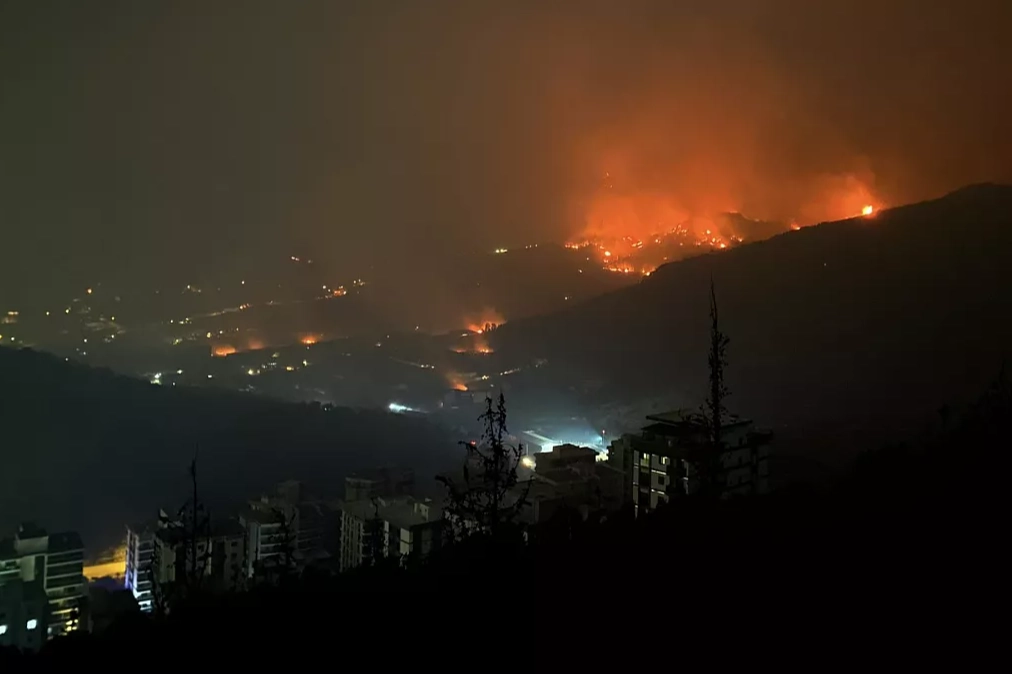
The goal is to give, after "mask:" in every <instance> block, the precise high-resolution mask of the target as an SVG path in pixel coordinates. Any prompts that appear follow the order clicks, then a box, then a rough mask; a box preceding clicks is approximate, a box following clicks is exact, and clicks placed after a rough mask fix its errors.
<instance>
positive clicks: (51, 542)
mask: <svg viewBox="0 0 1012 675" xmlns="http://www.w3.org/2000/svg"><path fill="white" fill-rule="evenodd" d="M15 581H22V582H27V583H31V582H35V581H37V582H39V583H41V584H42V588H43V589H44V590H45V593H46V598H47V604H48V612H49V616H48V622H49V625H48V629H47V633H48V634H49V635H63V634H64V633H68V632H70V631H73V630H76V629H77V628H78V625H79V615H80V605H81V598H82V597H83V596H84V589H85V579H84V544H83V543H82V542H81V537H80V536H79V535H78V534H77V533H76V532H61V533H58V534H48V533H47V532H46V531H45V530H44V529H42V528H40V527H38V526H36V525H34V524H31V523H25V524H23V525H21V526H20V527H19V528H18V532H17V534H16V535H15V536H14V537H12V538H9V539H4V540H2V541H0V587H3V586H6V585H7V584H8V583H11V582H15Z"/></svg>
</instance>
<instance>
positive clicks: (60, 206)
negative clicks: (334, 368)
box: [0, 0, 1012, 299]
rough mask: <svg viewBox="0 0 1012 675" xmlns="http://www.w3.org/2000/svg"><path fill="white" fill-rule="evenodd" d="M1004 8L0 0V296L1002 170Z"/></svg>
mask: <svg viewBox="0 0 1012 675" xmlns="http://www.w3.org/2000/svg"><path fill="white" fill-rule="evenodd" d="M1010 26H1012V3H1009V2H1007V0H991V1H984V0H961V1H959V2H949V1H941V2H923V1H920V0H884V1H878V2H872V1H865V0H856V1H855V0H849V1H846V2H843V1H840V0H825V1H819V2H811V1H810V0H808V1H806V0H797V1H793V2H791V1H779V0H761V1H760V0H755V1H752V2H748V1H745V0H738V1H732V0H706V1H699V2H695V1H689V2H672V1H671V0H667V1H661V2H645V1H643V2H630V3H616V2H592V1H588V0H580V1H579V2H576V1H575V0H574V1H570V2H544V3H542V2H510V3H506V2H497V3H493V2H465V1H463V0H458V1H457V2H432V1H426V2H415V1H404V2H361V3H357V2H338V1H333V0H331V1H327V2H310V1H305V2H278V1H277V0H265V1H257V0H243V1H241V2H239V1H234V2H232V1H224V0H223V1H221V2H206V1H201V2H184V1H180V0H176V1H173V2H161V3H154V2H103V1H100V0H92V1H89V2H81V1H80V0H70V1H67V2H49V1H46V0H21V1H8V2H3V3H2V4H0V224H2V240H0V242H2V250H3V258H2V261H3V262H2V265H0V287H2V290H0V298H3V299H6V298H8V297H9V298H16V299H32V298H34V297H36V296H38V297H43V296H44V295H46V294H47V293H54V292H55V291H56V290H57V289H62V288H63V287H65V286H66V285H68V284H71V285H72V284H84V283H90V282H91V280H93V279H95V278H97V277H99V278H102V279H115V280H132V279H144V280H158V279H160V278H167V277H168V275H171V274H174V273H176V272H178V270H180V269H193V268H201V267H207V266H212V265H213V266H216V267H218V268H221V269H223V270H229V269H232V268H233V267H234V268H235V269H239V268H241V267H242V266H243V265H246V264H248V263H249V262H250V261H257V260H260V259H262V258H263V257H265V256H280V255H288V254H289V252H291V253H297V252H306V251H311V252H312V254H313V255H314V256H315V257H316V258H317V260H318V262H319V263H321V264H324V265H329V266H334V267H335V268H340V269H348V270H349V274H348V275H343V276H352V275H354V274H357V273H358V272H359V271H363V272H364V271H366V270H369V269H370V268H375V267H377V266H379V267H385V269H386V270H387V272H386V273H387V274H391V275H396V274H401V275H404V274H407V272H403V271H401V270H402V269H403V268H401V267H397V266H396V265H390V263H402V262H404V261H406V260H409V259H410V258H411V257H412V256H417V255H421V254H428V255H430V256H431V258H430V259H431V261H432V262H431V264H429V265H426V266H422V268H423V269H428V270H430V272H431V273H432V274H434V275H439V274H446V273H448V271H447V269H448V268H447V265H446V264H445V263H446V259H447V258H446V255H443V254H442V253H441V252H445V253H446V254H449V253H450V252H455V251H468V250H471V249H473V248H477V247H482V248H491V247H494V246H498V245H516V244H521V243H524V242H527V241H546V240H552V239H555V240H562V239H565V238H566V237H569V236H571V235H573V234H575V233H578V232H580V231H582V230H585V229H587V228H588V227H590V228H595V227H603V228H605V229H607V228H608V227H615V225H614V223H610V222H606V221H608V219H609V218H611V219H613V220H615V219H617V221H620V222H619V225H620V226H621V227H624V228H633V229H636V228H645V227H648V226H650V222H649V221H653V220H660V219H662V218H668V217H673V216H674V215H677V214H684V213H698V212H712V211H720V210H741V211H742V212H744V213H746V214H748V215H752V216H755V217H762V218H771V219H783V220H787V219H797V220H798V221H799V222H805V223H808V222H817V221H819V220H822V219H828V218H839V217H844V216H847V215H850V211H851V210H852V209H853V203H854V202H855V201H856V202H861V201H862V200H866V199H867V200H871V201H874V202H875V203H876V204H881V205H891V204H899V203H904V202H908V201H912V200H917V199H922V198H926V197H933V196H937V195H940V194H942V193H944V192H946V191H949V190H951V189H954V188H957V187H960V186H962V185H965V184H967V183H972V182H979V181H1005V182H1008V181H1012V124H1010V122H1009V120H1012V56H1010V55H1012V41H1010V40H1009V36H1008V31H1009V30H1010ZM608 185H611V186H612V187H608ZM605 190H611V191H613V192H605ZM615 195H618V196H615ZM418 270H419V266H418V265H414V266H413V267H412V268H410V270H409V272H410V273H414V274H418ZM374 273H376V272H374Z"/></svg>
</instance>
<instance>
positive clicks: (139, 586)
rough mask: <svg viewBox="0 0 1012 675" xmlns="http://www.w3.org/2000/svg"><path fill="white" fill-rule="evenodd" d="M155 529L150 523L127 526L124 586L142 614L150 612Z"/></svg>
mask: <svg viewBox="0 0 1012 675" xmlns="http://www.w3.org/2000/svg"><path fill="white" fill-rule="evenodd" d="M155 529H156V526H155V525H152V524H150V523H148V524H144V523H142V524H139V525H128V526H127V540H126V575H125V576H124V585H125V586H126V588H127V589H129V590H130V591H132V592H133V595H134V598H136V600H137V606H138V607H140V609H141V611H142V612H150V611H151V561H152V558H153V556H154V550H155Z"/></svg>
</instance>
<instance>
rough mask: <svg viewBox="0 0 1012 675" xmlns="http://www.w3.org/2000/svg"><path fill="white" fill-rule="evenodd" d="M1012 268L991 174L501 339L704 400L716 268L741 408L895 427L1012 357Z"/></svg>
mask: <svg viewBox="0 0 1012 675" xmlns="http://www.w3.org/2000/svg"><path fill="white" fill-rule="evenodd" d="M1010 269H1012V187H1009V186H1000V185H977V186H972V187H968V188H965V189H962V190H959V191H957V192H954V193H952V194H949V195H947V196H945V197H943V198H941V199H937V200H934V201H929V202H923V203H919V204H913V205H910V206H904V207H900V208H895V209H890V210H887V211H882V212H879V213H877V214H875V215H874V216H872V217H868V218H853V219H849V220H844V221H839V222H832V223H824V224H821V225H818V226H813V227H808V228H804V229H802V230H800V231H796V232H788V233H785V234H781V235H779V236H776V237H773V238H772V239H769V240H766V241H762V242H758V243H754V244H747V245H743V246H739V247H736V248H735V249H733V250H730V251H726V252H723V253H720V254H712V255H705V256H701V257H697V258H692V259H688V260H684V261H680V262H677V263H672V264H669V265H665V266H663V267H661V268H659V269H658V270H657V271H656V272H655V273H654V274H653V275H652V276H650V277H648V278H646V279H644V280H643V281H642V282H640V283H639V284H636V285H635V286H632V287H629V288H625V289H622V290H619V291H616V292H613V293H609V294H607V295H604V296H601V297H598V298H595V299H593V300H590V301H587V302H584V303H581V304H578V305H574V306H573V307H572V308H571V309H568V310H566V311H561V312H556V313H553V314H549V315H545V316H541V317H537V318H532V319H529V320H523V321H515V322H510V323H509V324H507V325H506V326H504V327H503V328H501V329H500V330H499V331H497V333H496V334H495V335H494V336H493V340H492V342H493V346H494V347H495V348H496V349H497V351H498V352H499V353H500V354H506V355H510V356H512V357H514V358H521V357H523V358H547V359H548V363H549V367H550V369H551V372H553V373H554V374H555V377H556V383H557V384H558V385H559V386H571V385H572V384H574V380H580V379H583V380H590V379H597V380H599V381H602V382H604V383H605V385H604V387H602V388H601V390H600V391H601V393H600V396H602V397H604V398H606V399H611V400H620V399H622V398H624V397H632V396H639V395H646V394H650V395H655V394H660V395H664V396H667V397H668V398H669V399H670V400H671V403H672V405H673V406H674V405H696V404H698V402H699V401H700V400H701V398H702V396H703V388H704V386H705V382H706V348H707V347H706V340H707V329H708V304H707V303H708V286H709V283H710V278H711V277H712V278H713V279H714V281H715V283H716V288H717V295H718V299H719V306H720V317H721V325H722V328H723V329H724V330H725V332H726V333H728V335H729V336H730V338H731V344H730V351H729V358H730V369H729V372H728V377H729V384H730V387H731V389H732V391H733V396H732V398H731V399H730V400H729V404H730V406H731V407H732V408H733V409H734V410H735V411H736V412H739V413H741V414H744V415H748V416H750V417H753V418H756V419H758V420H760V421H762V422H765V423H768V424H771V425H789V426H794V427H797V426H799V425H801V426H805V427H806V428H810V429H815V428H820V429H837V430H839V429H842V428H845V427H847V428H850V429H851V431H852V433H851V435H850V436H851V438H861V437H862V436H861V434H864V433H865V432H867V431H869V430H875V431H881V432H882V433H881V434H878V436H880V437H882V438H884V437H886V436H887V435H888V434H887V433H886V432H887V431H890V430H896V429H898V428H900V427H903V426H904V425H905V424H907V423H909V422H911V421H913V420H915V419H920V417H918V416H923V415H924V414H925V413H928V414H930V413H931V412H932V411H933V410H935V409H936V408H937V407H938V406H940V405H941V404H943V403H945V402H958V401H961V400H965V398H966V397H967V396H970V395H973V394H975V393H977V392H979V391H980V389H981V387H982V386H983V385H984V383H985V382H986V381H987V380H988V379H989V378H990V377H992V376H994V375H995V374H996V373H997V371H998V369H999V367H1000V365H1001V363H1002V361H1003V359H1006V358H1007V357H1008V356H1010V355H1012V321H1009V320H1008V313H1009V308H1010V307H1012V275H1010V273H1009V270H1010ZM858 430H860V433H858ZM875 437H876V434H875V433H872V434H870V435H869V436H867V438H868V439H869V441H870V440H872V439H873V438H875ZM847 442H850V441H847Z"/></svg>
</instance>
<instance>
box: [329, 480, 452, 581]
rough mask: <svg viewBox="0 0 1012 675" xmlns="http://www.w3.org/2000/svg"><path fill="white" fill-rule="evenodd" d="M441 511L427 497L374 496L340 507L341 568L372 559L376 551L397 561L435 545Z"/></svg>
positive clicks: (415, 556) (423, 553) (426, 551)
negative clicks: (388, 497) (422, 498)
mask: <svg viewBox="0 0 1012 675" xmlns="http://www.w3.org/2000/svg"><path fill="white" fill-rule="evenodd" d="M441 522H442V514H441V513H440V510H439V508H438V506H437V505H435V504H434V503H433V502H432V501H431V500H428V499H425V500H420V499H414V498H412V497H401V498H396V499H384V498H382V497H376V498H373V499H364V500H358V501H353V502H345V503H344V504H342V506H341V553H340V569H341V571H342V572H343V571H345V570H350V569H354V568H356V567H360V566H362V565H366V564H370V563H371V562H373V559H374V557H376V555H377V554H378V555H379V556H381V557H384V558H397V559H399V560H400V561H401V562H407V561H408V560H411V559H421V558H424V557H425V556H427V555H428V554H429V553H431V552H432V551H433V550H435V549H436V548H438V547H439V545H440V544H441V536H442V528H441Z"/></svg>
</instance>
